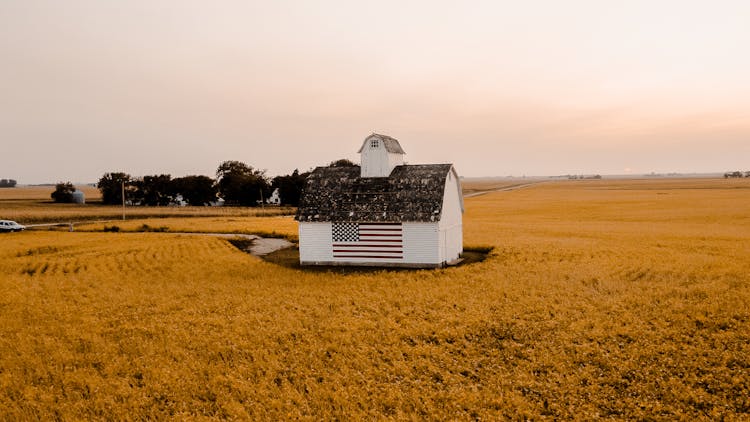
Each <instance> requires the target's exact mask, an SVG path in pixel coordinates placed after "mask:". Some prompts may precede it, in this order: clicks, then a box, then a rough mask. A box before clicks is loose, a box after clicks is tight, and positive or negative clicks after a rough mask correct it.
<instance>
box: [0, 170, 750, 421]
mask: <svg viewBox="0 0 750 422" xmlns="http://www.w3.org/2000/svg"><path fill="white" fill-rule="evenodd" d="M748 182H750V181H725V180H711V181H656V180H655V181H644V182H640V181H625V182H611V181H583V182H582V181H575V182H555V183H547V184H543V185H538V186H535V187H532V188H528V189H523V190H518V191H511V192H501V193H495V194H488V195H484V196H481V197H477V198H472V199H468V200H467V201H466V205H467V214H466V216H465V240H466V243H467V244H468V245H483V244H484V245H493V246H495V248H496V249H495V251H494V253H493V255H492V256H490V258H489V259H488V260H486V261H484V262H482V263H477V264H472V265H468V266H465V267H459V268H452V269H447V270H438V271H425V270H422V271H413V272H381V273H358V274H348V275H341V274H336V273H318V272H305V271H299V270H294V269H288V268H284V267H279V266H276V265H273V264H270V263H267V262H264V261H261V260H259V259H256V258H254V257H251V256H248V255H246V254H244V253H242V252H240V251H238V250H236V249H235V248H233V247H232V246H231V245H230V244H229V243H228V242H226V241H223V240H221V239H216V238H210V237H203V236H189V235H178V234H171V233H62V232H28V233H15V234H8V235H4V236H3V240H4V241H3V242H2V243H0V275H1V277H0V315H2V322H3V323H2V324H0V419H58V418H59V419H146V418H165V417H177V418H188V417H209V418H217V419H218V418H240V419H274V420H276V419H298V418H301V419H316V420H317V419H336V418H338V419H353V418H368V419H380V418H389V417H390V418H395V419H474V418H481V419H489V420H493V419H500V418H508V419H523V418H534V419H537V418H544V417H548V418H552V419H555V418H556V419H572V418H577V419H592V418H596V417H614V418H632V419H718V418H721V417H722V416H724V417H728V418H729V419H746V418H748V417H749V416H750V398H749V397H750V258H748V257H749V256H750V213H749V212H748V211H750V195H748V193H750V191H749V190H748V189H750V183H748ZM240 220H244V223H246V224H247V225H248V227H258V228H263V227H265V228H266V229H268V227H276V228H278V231H288V230H292V231H293V228H294V226H293V225H280V224H279V223H278V222H277V220H278V219H272V218H268V219H253V218H244V219H240ZM161 221H167V220H152V222H149V224H150V225H152V226H159V225H160V224H161V223H160V222H161ZM180 221H187V220H180ZM180 221H177V220H175V221H174V222H170V223H168V224H167V225H169V226H170V228H172V226H174V227H175V228H176V227H178V225H179V224H182V223H180ZM193 221H194V222H195V223H196V225H202V224H203V222H204V221H205V222H206V223H207V226H208V225H210V224H215V225H216V227H211V230H207V231H214V230H213V229H220V228H221V227H220V226H221V225H222V224H226V225H227V226H226V227H227V228H230V229H232V230H234V229H235V228H236V227H240V226H241V224H242V223H243V221H237V222H234V221H228V220H221V219H213V220H212V219H206V220H204V219H193ZM286 221H288V220H286ZM235 223H237V224H238V226H236V227H235V226H232V224H235Z"/></svg>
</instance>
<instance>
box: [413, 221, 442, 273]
mask: <svg viewBox="0 0 750 422" xmlns="http://www.w3.org/2000/svg"><path fill="white" fill-rule="evenodd" d="M403 229H404V262H405V263H409V264H433V265H438V264H440V263H441V262H442V260H441V259H440V255H439V248H438V242H439V232H440V230H439V229H438V223H404V225H403Z"/></svg>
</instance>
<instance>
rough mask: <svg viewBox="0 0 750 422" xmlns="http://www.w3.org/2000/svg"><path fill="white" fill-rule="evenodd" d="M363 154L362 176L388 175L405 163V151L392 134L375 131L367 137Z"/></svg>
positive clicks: (363, 146) (360, 150) (362, 149)
mask: <svg viewBox="0 0 750 422" xmlns="http://www.w3.org/2000/svg"><path fill="white" fill-rule="evenodd" d="M358 152H359V153H360V154H361V155H360V156H361V169H362V170H361V173H360V175H361V177H388V176H390V174H391V172H392V171H393V169H394V168H396V167H397V166H400V165H403V164H404V154H406V153H405V152H404V150H403V149H401V145H400V144H399V143H398V141H397V140H396V139H394V138H391V137H390V136H386V135H379V134H377V133H373V134H372V135H370V136H368V137H367V139H365V142H364V143H363V144H362V148H360V149H359V151H358Z"/></svg>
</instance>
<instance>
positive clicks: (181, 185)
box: [172, 176, 217, 206]
mask: <svg viewBox="0 0 750 422" xmlns="http://www.w3.org/2000/svg"><path fill="white" fill-rule="evenodd" d="M172 192H173V193H174V194H175V196H176V195H177V194H179V195H181V196H182V199H183V200H185V202H187V203H188V204H189V205H197V206H200V205H208V204H209V203H211V202H213V201H216V193H217V190H216V181H215V180H214V179H212V178H210V177H208V176H185V177H178V178H176V179H173V180H172Z"/></svg>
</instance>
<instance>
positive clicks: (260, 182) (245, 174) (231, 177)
mask: <svg viewBox="0 0 750 422" xmlns="http://www.w3.org/2000/svg"><path fill="white" fill-rule="evenodd" d="M216 178H217V187H218V190H219V195H220V196H221V197H222V198H224V201H226V205H242V206H250V207H253V206H257V205H258V201H259V200H260V198H261V195H262V196H263V198H264V199H265V198H266V197H267V196H268V194H269V185H268V180H266V176H265V172H264V171H262V170H256V169H254V168H253V167H252V166H249V165H247V164H245V163H242V162H240V161H224V162H223V163H221V165H219V168H218V169H217V170H216Z"/></svg>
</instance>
